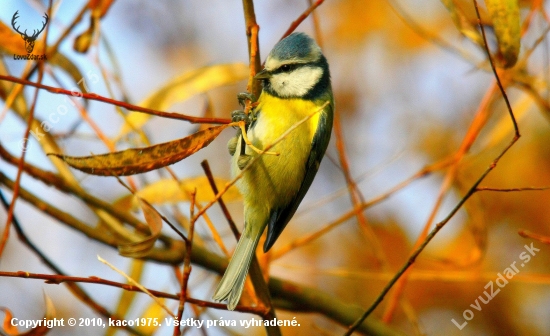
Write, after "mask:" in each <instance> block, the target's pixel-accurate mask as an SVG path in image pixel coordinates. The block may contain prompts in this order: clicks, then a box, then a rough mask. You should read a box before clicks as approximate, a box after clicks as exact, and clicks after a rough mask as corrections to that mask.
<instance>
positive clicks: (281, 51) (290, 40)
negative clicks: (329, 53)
mask: <svg viewBox="0 0 550 336" xmlns="http://www.w3.org/2000/svg"><path fill="white" fill-rule="evenodd" d="M255 78H256V79H259V80H262V81H263V84H264V90H265V91H267V92H268V93H269V94H271V95H274V96H277V97H280V98H315V96H317V95H320V94H322V93H323V92H324V91H325V90H326V89H327V87H330V75H329V70H328V64H327V60H326V58H325V57H324V56H323V53H322V52H321V48H319V46H318V45H317V43H315V41H314V40H313V39H312V38H311V37H309V36H307V35H306V34H304V33H292V34H290V35H289V36H287V37H285V38H284V39H282V40H281V41H279V42H278V43H277V44H276V45H275V47H273V50H271V52H270V53H269V55H268V56H267V59H266V61H265V67H264V69H263V70H262V71H260V72H259V73H258V74H257V75H256V77H255Z"/></svg>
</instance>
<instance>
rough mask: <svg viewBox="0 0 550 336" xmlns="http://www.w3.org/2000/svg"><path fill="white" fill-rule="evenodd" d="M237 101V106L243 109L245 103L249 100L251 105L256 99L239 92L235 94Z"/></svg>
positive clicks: (246, 93)
mask: <svg viewBox="0 0 550 336" xmlns="http://www.w3.org/2000/svg"><path fill="white" fill-rule="evenodd" d="M237 100H238V101H239V105H241V106H242V108H243V109H244V108H245V101H246V100H250V102H251V103H254V102H256V97H255V96H254V95H253V94H252V93H249V92H240V93H237Z"/></svg>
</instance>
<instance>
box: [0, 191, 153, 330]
mask: <svg viewBox="0 0 550 336" xmlns="http://www.w3.org/2000/svg"><path fill="white" fill-rule="evenodd" d="M0 201H1V202H2V204H3V206H4V208H5V209H8V207H9V203H8V202H7V200H6V199H5V198H4V194H3V193H2V190H0ZM12 222H13V228H14V229H15V232H16V233H17V236H18V238H19V240H20V241H21V242H22V243H23V244H24V245H26V246H27V247H28V248H29V249H30V250H31V251H32V252H34V254H36V256H37V257H38V258H39V259H40V260H41V261H42V262H43V263H44V264H46V266H48V267H49V268H50V269H51V270H52V271H54V272H55V273H56V274H57V275H61V276H66V274H65V273H64V272H63V271H62V270H61V269H60V268H59V267H57V265H55V264H54V263H53V261H51V260H50V258H48V257H47V256H46V255H45V254H44V253H43V252H42V251H41V250H40V249H39V248H38V247H37V246H36V245H34V243H33V242H32V241H31V240H30V239H29V238H28V237H27V235H26V234H25V232H24V231H23V228H22V227H21V225H20V223H19V221H18V220H17V217H16V216H13V220H12ZM66 284H67V287H68V289H69V291H70V292H71V293H72V294H73V295H74V296H75V297H76V298H77V299H79V300H80V301H82V302H83V303H84V304H85V305H87V306H88V307H90V308H92V309H93V310H94V311H96V312H97V313H98V314H99V315H101V316H103V317H106V318H109V319H113V320H122V319H121V318H120V317H118V316H116V315H115V314H113V313H111V312H110V311H109V310H108V309H107V308H105V307H104V306H102V305H100V304H99V303H97V302H96V301H95V300H94V299H93V298H92V297H91V296H90V295H89V294H88V293H86V291H85V290H84V289H83V288H82V287H80V286H79V285H77V284H76V283H74V282H67V283H66ZM115 327H117V328H122V329H125V330H127V331H130V332H131V333H132V334H134V335H142V336H144V334H143V333H142V332H140V331H139V330H137V329H134V328H132V327H130V326H115Z"/></svg>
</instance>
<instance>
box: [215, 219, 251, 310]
mask: <svg viewBox="0 0 550 336" xmlns="http://www.w3.org/2000/svg"><path fill="white" fill-rule="evenodd" d="M251 231H252V230H251ZM260 236H261V232H260V234H255V233H253V232H247V230H246V229H245V230H244V232H243V234H242V235H241V238H240V239H239V242H238V243H237V248H236V249H235V252H234V253H233V257H232V258H231V261H229V265H228V266H227V269H226V270H225V273H224V274H223V277H222V280H221V281H220V283H219V284H218V287H217V288H216V291H215V292H214V296H213V299H214V300H216V301H223V300H227V309H229V310H234V309H235V307H236V306H237V304H238V303H239V299H240V298H241V294H242V292H243V288H244V281H245V280H246V275H247V274H248V269H249V268H250V263H251V262H252V257H253V256H254V253H255V252H256V246H257V245H258V240H259V239H260Z"/></svg>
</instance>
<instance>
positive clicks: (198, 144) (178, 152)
mask: <svg viewBox="0 0 550 336" xmlns="http://www.w3.org/2000/svg"><path fill="white" fill-rule="evenodd" d="M228 126H229V124H227V125H221V126H214V127H210V128H208V129H205V130H202V131H199V132H197V133H194V134H192V135H190V136H187V137H185V138H183V139H178V140H173V141H169V142H165V143H161V144H158V145H154V146H150V147H143V148H131V149H126V150H123V151H120V152H115V153H107V154H101V155H91V156H82V157H76V156H67V155H61V154H53V153H48V155H53V156H56V157H58V158H60V159H62V160H63V161H65V162H66V163H67V164H68V165H70V166H71V167H73V168H75V169H78V170H81V171H83V172H85V173H88V174H92V175H100V176H127V175H134V174H139V173H145V172H148V171H151V170H154V169H158V168H162V167H166V166H168V165H171V164H174V163H176V162H178V161H181V160H183V159H185V158H186V157H188V156H189V155H192V154H194V153H196V152H197V151H199V150H201V149H202V148H204V147H206V146H208V145H209V144H210V143H211V142H212V140H214V139H215V138H216V137H217V136H218V135H219V134H220V132H221V131H223V130H224V129H225V128H226V127H228Z"/></svg>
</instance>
